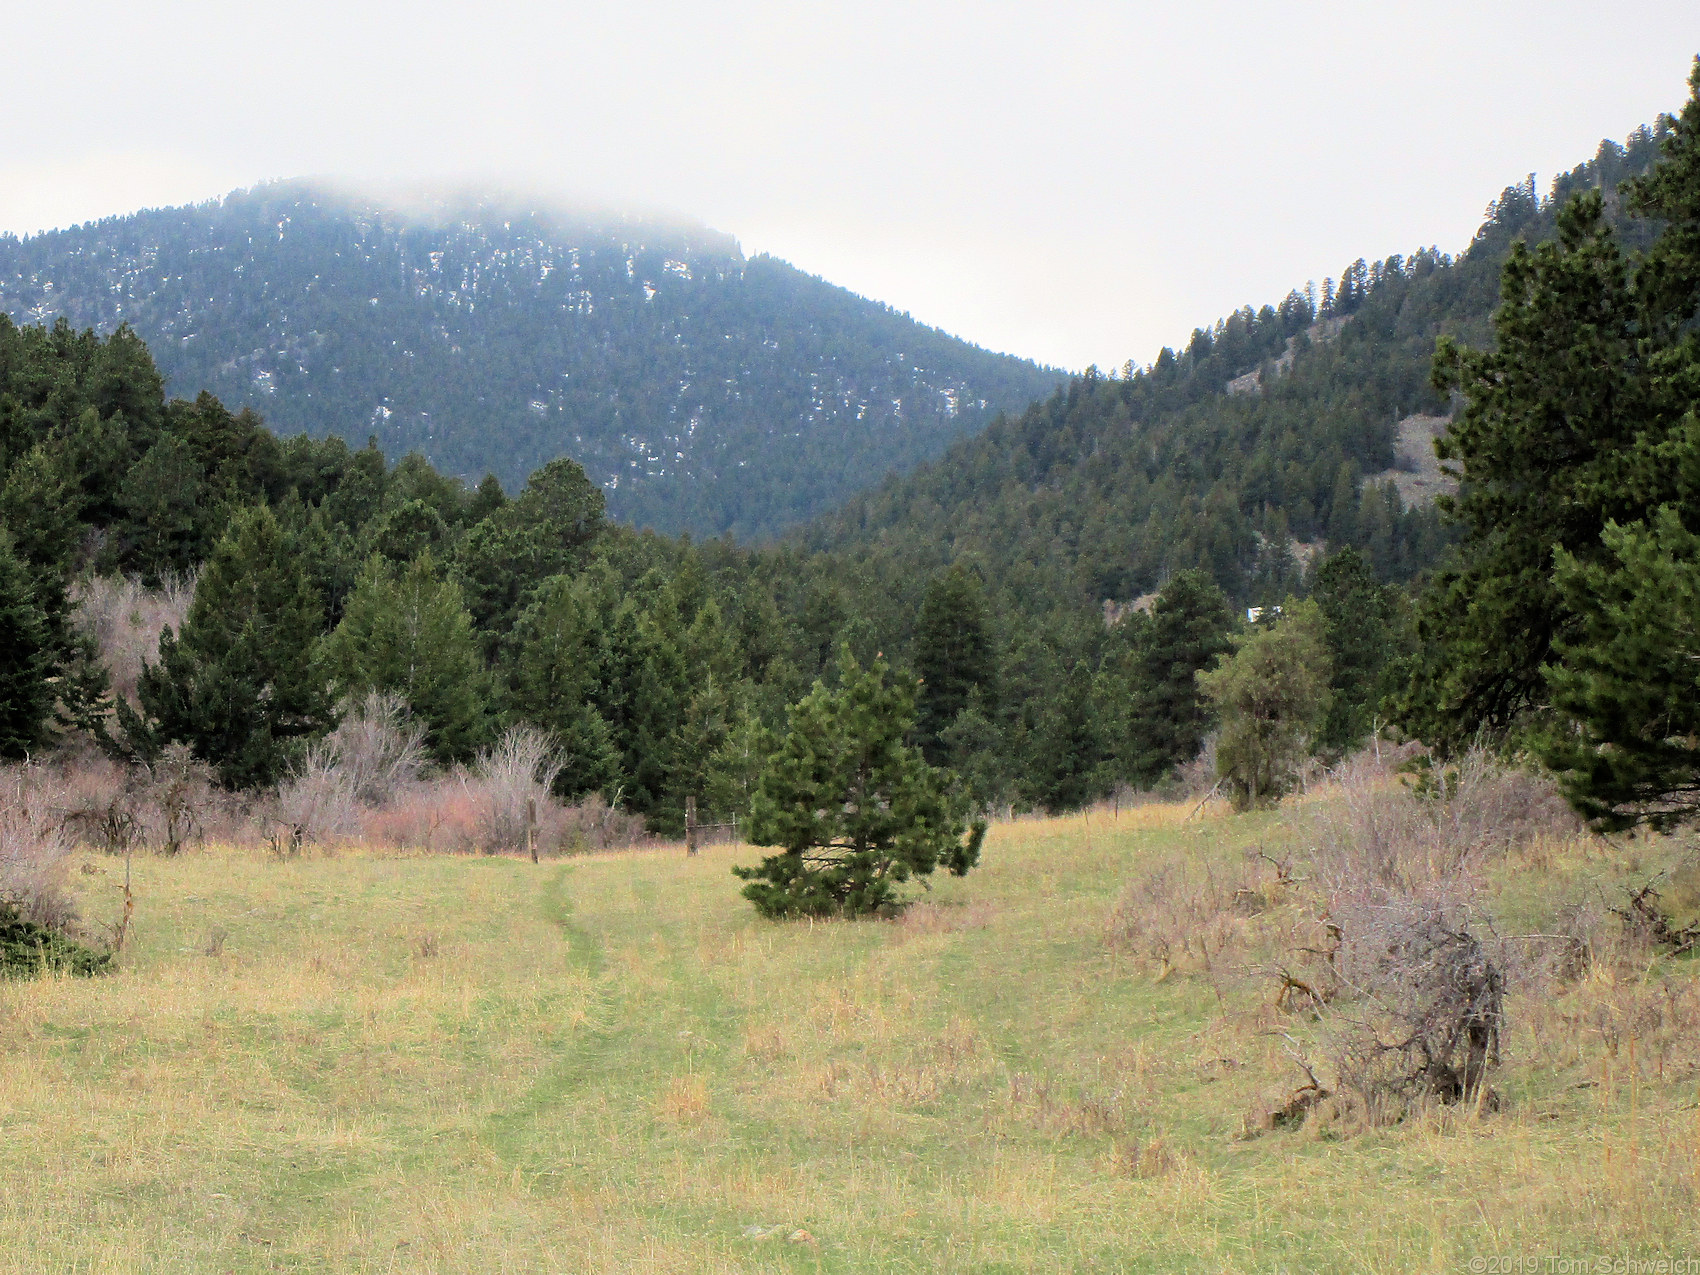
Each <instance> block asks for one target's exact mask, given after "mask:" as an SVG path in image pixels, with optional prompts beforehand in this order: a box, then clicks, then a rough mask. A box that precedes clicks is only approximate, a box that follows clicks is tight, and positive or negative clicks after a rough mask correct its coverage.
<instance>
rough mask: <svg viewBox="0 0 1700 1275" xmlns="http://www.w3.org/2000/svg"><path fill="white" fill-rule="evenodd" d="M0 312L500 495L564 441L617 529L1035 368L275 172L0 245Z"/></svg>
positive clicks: (841, 447) (801, 500) (794, 498)
mask: <svg viewBox="0 0 1700 1275" xmlns="http://www.w3.org/2000/svg"><path fill="white" fill-rule="evenodd" d="M0 311H3V312H5V313H8V314H10V315H11V316H12V317H13V318H14V319H15V320H16V321H18V322H20V323H41V322H51V321H52V320H53V319H55V318H57V317H59V316H64V317H65V318H67V319H68V320H69V321H70V322H71V323H72V325H73V326H75V327H78V328H83V327H93V328H96V329H99V330H110V329H111V328H114V327H116V326H117V325H118V324H119V323H128V324H130V325H131V326H132V327H133V328H134V329H135V331H136V332H137V334H138V335H140V336H141V337H142V338H143V339H144V340H145V341H146V342H147V343H148V345H149V347H150V349H151V350H152V352H153V354H154V357H155V359H156V361H157V363H158V365H159V368H160V370H161V372H162V373H163V374H164V376H165V378H166V384H167V388H168V390H169V391H170V392H171V393H173V394H177V395H181V396H184V397H193V396H194V395H195V394H197V393H198V392H200V391H202V390H208V391H211V392H212V393H213V394H215V395H217V396H218V397H219V398H220V399H221V400H222V401H223V402H225V403H226V404H227V405H229V406H231V407H232V408H239V407H245V406H246V407H253V408H254V409H256V410H257V411H259V412H261V413H262V414H263V415H264V417H265V418H266V420H267V422H268V423H269V424H270V425H271V426H272V427H273V428H274V429H275V430H277V431H278V432H280V433H284V434H289V433H294V432H306V433H308V434H310V435H313V436H315V437H325V436H329V435H337V436H340V437H342V438H345V439H347V440H349V441H350V442H352V443H354V444H355V445H359V444H361V443H364V442H365V441H366V439H367V437H368V436H373V437H375V438H376V439H377V440H378V443H379V445H380V446H381V447H382V448H383V449H384V451H385V452H386V453H387V454H389V455H390V456H391V457H392V458H394V457H397V456H399V455H401V454H402V453H404V452H407V451H410V450H417V451H419V452H421V453H423V454H424V455H425V456H426V457H427V458H428V459H429V460H430V461H431V462H432V463H433V464H434V465H435V466H437V467H438V468H439V469H441V470H443V471H445V472H447V473H451V474H457V475H461V476H463V477H466V478H468V479H470V480H472V481H474V482H475V481H477V479H478V478H480V477H481V476H482V475H483V474H484V473H485V472H487V471H488V472H493V473H495V474H496V475H497V476H498V477H499V478H500V479H501V480H502V481H503V482H504V483H505V484H506V485H507V486H508V487H509V489H510V490H514V489H517V488H518V486H519V485H520V484H521V483H523V482H524V480H525V478H526V476H527V475H528V474H529V473H531V472H532V471H533V470H535V469H537V468H538V467H539V466H540V465H542V464H544V463H545V462H547V461H549V460H551V459H553V458H555V457H557V456H561V455H570V456H572V457H573V458H574V459H575V460H577V461H578V462H579V463H580V464H582V465H583V466H584V468H585V469H586V471H587V472H588V473H589V475H590V476H591V479H592V480H593V481H594V482H595V483H597V484H598V485H599V486H600V487H601V488H602V489H603V490H604V491H605V492H606V493H607V497H608V507H609V511H610V513H612V514H613V515H614V516H615V517H616V518H619V519H621V520H623V521H627V522H631V523H634V524H637V525H649V526H654V527H656V528H657V529H659V530H663V531H668V532H679V531H690V532H692V533H694V534H698V535H702V534H719V533H722V532H728V531H730V532H734V533H736V534H738V535H739V536H741V537H744V538H760V537H764V536H767V535H770V534H772V533H774V532H776V531H778V530H781V529H783V528H785V527H787V526H790V525H792V524H795V523H797V522H799V521H802V520H805V519H808V518H810V517H813V516H816V515H819V514H821V513H824V512H825V511H827V510H829V509H831V508H833V507H834V506H836V505H837V504H839V503H840V502H842V501H843V500H844V499H845V498H846V497H848V496H849V495H850V494H851V493H852V492H854V491H856V490H857V489H859V488H861V487H863V486H866V485H868V484H869V483H872V482H875V481H877V480H878V479H879V478H881V477H882V476H884V475H885V474H886V473H888V472H891V471H894V470H901V469H904V468H907V467H910V466H913V465H914V464H916V463H918V462H920V461H923V460H926V459H929V458H931V457H934V456H936V455H938V454H939V453H940V452H941V451H942V450H943V449H944V448H945V447H946V446H947V445H948V444H949V442H951V441H952V440H953V439H956V438H958V437H960V436H962V435H965V434H971V433H973V432H975V431H976V430H978V429H979V428H981V427H982V426H983V425H984V424H985V423H986V422H987V421H989V420H990V419H991V418H992V417H993V416H994V415H995V414H996V413H997V412H999V411H1003V410H1018V409H1020V408H1021V407H1023V406H1025V405H1026V404H1027V403H1029V402H1031V401H1032V400H1034V399H1035V398H1039V397H1042V396H1043V395H1045V394H1047V393H1048V392H1050V390H1051V389H1052V388H1053V387H1054V386H1055V385H1056V384H1057V382H1058V379H1059V378H1058V376H1057V375H1056V374H1054V373H1051V372H1047V371H1045V370H1044V369H1041V368H1038V367H1036V366H1034V365H1033V364H1031V363H1027V362H1024V361H1022V360H1020V359H1015V358H1010V357H1005V356H1000V355H993V354H990V353H987V352H986V351H984V350H981V349H978V348H976V347H974V346H970V345H968V344H966V343H965V342H962V341H958V340H956V339H954V338H952V337H949V336H946V335H945V334H943V333H941V332H938V331H935V330H933V329H930V328H927V327H924V326H922V325H920V324H917V323H915V322H914V321H912V320H911V319H910V318H908V317H907V316H906V315H902V314H898V313H896V312H894V311H892V310H891V309H889V308H888V307H886V306H883V305H880V304H878V303H876V302H872V301H868V300H864V299H863V298H860V297H857V296H854V295H852V294H851V293H849V292H846V291H844V290H843V289H841V288H836V287H833V286H832V285H830V284H828V283H825V282H824V281H822V280H820V279H817V278H814V277H812V276H809V275H806V274H804V273H802V272H801V271H799V270H796V269H794V268H793V267H791V266H789V265H787V264H785V263H784V262H781V261H777V260H774V259H772V258H768V257H762V256H758V257H755V258H746V257H744V255H743V254H742V253H741V251H740V250H739V248H738V245H737V244H736V243H735V242H734V241H733V240H732V239H731V238H730V237H728V236H726V235H722V234H718V233H715V232H713V231H709V230H706V229H702V228H695V227H684V226H677V227H675V226H664V225H659V224H648V223H640V222H636V221H609V220H608V219H602V220H599V221H598V220H593V219H587V218H575V217H568V216H556V215H553V214H548V213H543V212H537V211H533V210H525V211H516V210H513V209H508V208H504V207H502V206H498V205H495V204H489V203H485V204H478V203H469V204H465V205H453V206H450V205H442V206H439V207H437V208H436V209H435V210H434V211H432V212H428V213H421V212H411V213H406V214H403V213H399V212H395V211H389V210H386V209H385V208H383V207H381V206H378V205H376V204H374V203H370V202H367V203H358V202H350V201H348V200H346V199H344V198H341V197H338V196H334V195H331V194H329V193H327V192H325V191H322V190H319V189H316V188H314V187H312V186H310V185H306V184H302V183H285V184H276V185H270V186H263V187H260V188H257V189H255V190H252V191H246V192H238V193H236V194H233V195H231V196H229V197H227V198H225V199H223V200H220V201H215V202H212V203H207V204H201V205H197V206H194V207H185V208H174V209H164V210H156V211H149V212H142V213H137V214H135V215H132V216H128V217H120V218H114V219H110V220H107V221H102V222H98V223H91V224H88V225H84V226H80V227H77V228H75V229H70V230H64V231H59V232H54V233H50V234H44V235H38V236H34V237H31V238H28V239H23V240H19V239H17V238H13V237H6V238H0Z"/></svg>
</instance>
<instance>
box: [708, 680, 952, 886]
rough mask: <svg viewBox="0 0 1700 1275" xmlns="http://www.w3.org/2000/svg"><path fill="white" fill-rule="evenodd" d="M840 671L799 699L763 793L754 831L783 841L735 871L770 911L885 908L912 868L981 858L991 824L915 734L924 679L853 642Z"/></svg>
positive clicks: (919, 870) (759, 837)
mask: <svg viewBox="0 0 1700 1275" xmlns="http://www.w3.org/2000/svg"><path fill="white" fill-rule="evenodd" d="M838 672H839V679H838V680H839V685H838V687H837V688H836V689H832V688H829V687H827V685H826V684H825V683H824V682H816V683H815V687H814V689H813V690H812V691H810V692H809V694H808V695H806V696H804V698H803V699H802V700H800V701H799V702H798V703H796V704H795V705H793V706H792V709H791V714H790V723H789V729H788V731H787V733H786V736H785V740H784V742H783V743H782V744H781V745H780V747H779V750H778V751H777V752H776V753H775V754H774V755H773V757H772V758H771V759H770V760H769V762H768V764H767V767H766V769H765V770H764V771H763V773H762V776H761V780H760V783H759V785H758V787H757V789H756V794H755V798H754V801H753V802H752V807H753V809H752V811H751V816H750V840H751V841H752V842H753V843H754V844H756V845H760V846H779V847H781V851H780V853H779V854H776V855H770V856H768V857H767V858H765V859H763V860H762V862H761V863H760V865H758V866H757V867H754V868H734V869H733V872H734V873H735V874H736V875H737V876H739V877H742V878H743V879H744V880H745V881H747V882H749V884H748V885H746V886H745V887H744V897H745V898H747V899H749V900H750V901H751V902H752V903H754V904H755V905H756V909H757V910H758V911H759V912H761V913H762V915H764V916H771V917H785V916H832V915H843V916H856V915H862V914H866V913H870V912H877V911H879V910H880V909H881V908H884V907H887V906H888V905H890V904H891V903H893V902H894V901H895V900H896V897H897V887H898V886H900V885H902V884H903V883H904V882H906V881H908V880H910V879H911V878H914V877H923V878H924V877H927V876H930V875H931V874H932V873H933V872H934V871H935V870H936V869H938V868H940V867H944V868H948V869H949V870H950V871H951V872H952V873H954V874H955V875H957V876H962V875H963V874H965V873H966V872H967V871H968V870H969V869H970V868H972V867H973V866H974V864H975V863H976V862H978V860H979V857H980V843H981V841H982V840H983V839H984V837H985V825H984V824H983V823H976V824H974V826H973V827H972V828H968V827H967V825H966V820H965V818H964V815H963V812H962V811H961V809H960V802H959V801H958V800H957V799H955V798H953V797H952V796H951V795H950V793H949V792H948V790H947V789H946V787H945V780H944V776H943V775H942V774H940V772H938V771H936V770H934V769H933V768H932V767H931V766H929V765H928V764H927V761H926V759H925V758H924V757H922V756H921V754H920V752H919V751H918V750H917V749H915V748H913V747H911V746H909V745H908V744H906V743H904V739H905V737H906V736H907V735H908V734H909V732H910V731H911V730H912V729H913V726H914V692H913V690H912V689H911V688H910V687H908V686H905V685H904V684H903V683H902V682H901V681H898V680H892V679H891V678H890V670H889V669H888V668H887V666H886V664H885V662H884V661H883V660H876V661H875V662H874V663H873V664H872V665H871V666H870V667H868V668H866V669H864V668H862V667H861V665H859V664H858V663H857V662H856V658H855V656H854V655H853V654H851V652H850V649H849V647H848V646H845V647H844V648H842V650H841V652H840V655H839V670H838Z"/></svg>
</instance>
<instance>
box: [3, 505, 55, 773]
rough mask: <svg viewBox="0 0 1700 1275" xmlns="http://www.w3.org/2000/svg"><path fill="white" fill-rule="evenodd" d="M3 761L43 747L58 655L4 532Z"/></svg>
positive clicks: (26, 572)
mask: <svg viewBox="0 0 1700 1275" xmlns="http://www.w3.org/2000/svg"><path fill="white" fill-rule="evenodd" d="M0 651H3V652H5V655H4V657H3V658H0V757H14V758H15V757H24V756H27V755H28V754H29V752H30V751H31V750H32V749H34V748H36V747H37V746H39V745H40V743H41V742H42V740H43V738H44V737H45V735H46V732H47V726H48V721H49V719H50V715H51V711H52V707H53V689H52V684H51V682H50V681H49V678H50V676H51V674H52V671H53V652H52V649H51V644H50V641H49V637H48V631H47V619H46V617H45V616H43V615H42V613H41V608H40V607H38V606H37V605H36V603H35V591H34V589H32V588H31V586H30V575H29V570H28V568H27V567H25V565H24V564H23V563H22V562H21V561H19V560H18V556H17V555H16V554H15V553H13V552H12V542H11V537H10V536H8V535H7V534H6V533H5V532H4V530H0Z"/></svg>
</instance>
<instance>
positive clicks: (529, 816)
mask: <svg viewBox="0 0 1700 1275" xmlns="http://www.w3.org/2000/svg"><path fill="white" fill-rule="evenodd" d="M525 848H526V849H527V850H529V851H530V852H531V861H532V862H533V863H536V862H537V798H535V797H527V798H526V799H525Z"/></svg>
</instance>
